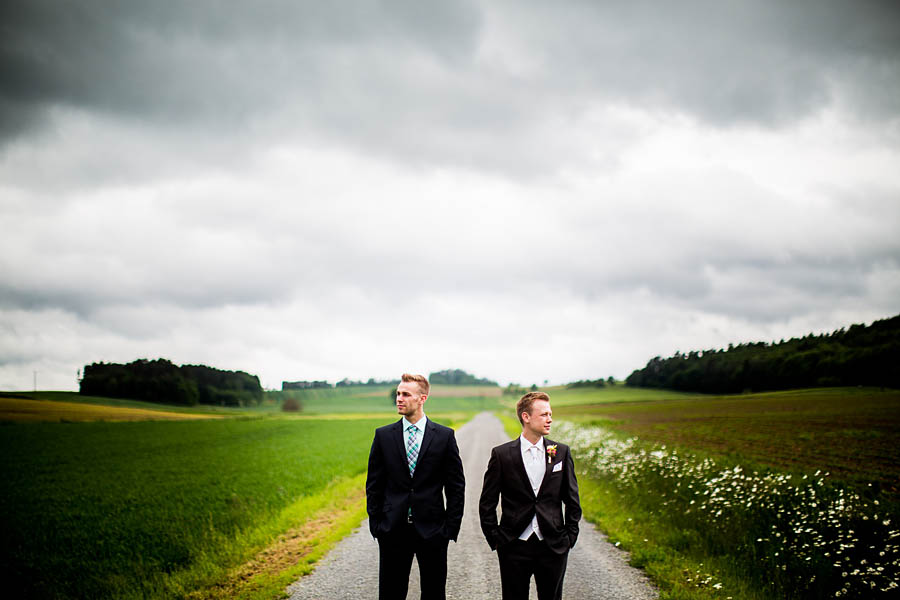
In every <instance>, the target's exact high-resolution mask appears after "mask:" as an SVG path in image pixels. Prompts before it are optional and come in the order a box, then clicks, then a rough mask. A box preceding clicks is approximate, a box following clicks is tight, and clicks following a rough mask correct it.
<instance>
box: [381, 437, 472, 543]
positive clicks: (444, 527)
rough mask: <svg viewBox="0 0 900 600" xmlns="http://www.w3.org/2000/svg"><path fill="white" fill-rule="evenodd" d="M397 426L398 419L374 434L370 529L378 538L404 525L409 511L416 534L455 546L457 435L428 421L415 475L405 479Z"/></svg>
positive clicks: (459, 475) (459, 499) (460, 491)
mask: <svg viewBox="0 0 900 600" xmlns="http://www.w3.org/2000/svg"><path fill="white" fill-rule="evenodd" d="M402 423H403V420H402V419H401V420H399V421H397V422H395V423H391V424H390V425H385V426H384V427H379V428H378V429H376V430H375V439H374V440H373V441H372V450H371V451H370V452H369V473H368V476H367V477H366V510H367V512H368V513H369V530H370V531H371V532H372V535H373V536H374V537H376V538H377V537H380V536H382V535H384V534H386V533H389V532H391V531H394V530H396V529H398V528H399V527H401V526H404V525H405V523H406V522H407V515H408V513H409V510H410V508H412V518H413V523H414V525H415V528H416V531H417V532H418V533H419V535H421V536H422V537H423V538H430V537H433V536H435V535H442V536H444V537H446V538H447V539H451V540H454V541H455V540H456V536H457V535H458V534H459V526H460V523H462V516H463V503H464V502H465V489H466V480H465V476H464V475H463V466H462V461H461V460H460V458H459V447H458V446H457V445H456V434H455V432H454V431H453V430H452V429H450V428H449V427H445V426H443V425H438V424H437V423H435V422H434V421H432V420H431V419H428V421H426V424H425V435H424V437H423V439H422V448H421V449H420V450H419V458H418V460H417V461H416V470H415V473H414V475H413V476H412V477H410V475H409V466H408V465H407V463H406V440H405V438H404V434H403V425H402ZM445 494H446V497H447V504H446V506H445V505H444V495H445Z"/></svg>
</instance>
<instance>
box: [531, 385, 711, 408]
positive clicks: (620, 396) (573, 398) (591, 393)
mask: <svg viewBox="0 0 900 600" xmlns="http://www.w3.org/2000/svg"><path fill="white" fill-rule="evenodd" d="M541 391H544V392H547V393H548V394H549V395H550V402H551V403H552V404H553V406H554V409H553V411H554V412H556V408H555V407H557V406H560V407H562V406H573V405H574V406H577V405H585V404H617V403H621V402H652V401H662V400H676V399H680V398H697V397H701V398H702V397H705V396H703V395H700V394H689V393H685V392H673V391H671V390H657V389H651V388H634V387H628V386H626V385H622V384H618V385H610V386H606V387H602V388H590V387H586V388H574V389H567V388H565V387H563V386H558V387H548V388H541Z"/></svg>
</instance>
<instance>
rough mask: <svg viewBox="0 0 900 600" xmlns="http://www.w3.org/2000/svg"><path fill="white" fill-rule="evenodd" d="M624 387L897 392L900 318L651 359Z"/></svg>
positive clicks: (718, 391) (726, 391) (899, 382)
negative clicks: (848, 388)
mask: <svg viewBox="0 0 900 600" xmlns="http://www.w3.org/2000/svg"><path fill="white" fill-rule="evenodd" d="M625 383H626V384H627V385H631V386H637V387H651V388H666V389H672V390H681V391H686V392H704V393H710V394H732V393H740V392H745V391H754V392H755V391H769V390H785V389H794V388H804V387H830V386H849V385H871V386H880V387H889V388H900V315H897V316H895V317H891V318H889V319H883V320H880V321H875V322H874V323H872V324H871V325H869V326H866V325H851V326H850V327H849V328H847V329H846V330H845V329H844V328H841V329H838V330H837V331H834V332H832V333H826V334H821V335H813V334H809V335H807V336H804V337H802V338H792V339H790V340H788V341H783V340H782V341H781V342H779V343H773V344H768V343H766V342H756V343H747V344H739V345H737V346H733V345H729V346H728V349H727V350H723V349H717V350H704V351H699V352H698V351H693V352H688V353H687V354H682V353H681V352H676V353H675V354H674V356H670V357H669V358H661V357H659V356H656V357H654V358H652V359H650V361H649V362H648V363H647V366H645V367H644V368H643V369H637V370H635V371H634V372H633V373H632V374H631V375H629V376H628V378H627V379H626V380H625Z"/></svg>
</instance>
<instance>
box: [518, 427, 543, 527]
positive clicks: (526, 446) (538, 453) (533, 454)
mask: <svg viewBox="0 0 900 600" xmlns="http://www.w3.org/2000/svg"><path fill="white" fill-rule="evenodd" d="M519 447H520V449H521V451H522V462H524V463H525V472H526V473H528V481H530V482H531V489H532V490H533V491H534V495H535V496H537V494H538V491H540V489H541V482H542V481H543V480H544V472H545V471H546V469H547V467H546V466H545V465H544V460H545V457H544V438H543V436H542V437H541V439H539V440H538V443H537V444H532V443H531V442H529V441H528V440H526V439H525V436H521V435H520V436H519ZM532 533H534V534H535V535H536V536H537V538H538V539H539V540H542V539H544V536H543V535H541V528H540V527H538V521H537V513H534V517H532V519H531V523H529V524H528V526H527V527H525V531H523V532H522V535H520V536H519V539H520V540H527V539H528V538H529V537H531V534H532Z"/></svg>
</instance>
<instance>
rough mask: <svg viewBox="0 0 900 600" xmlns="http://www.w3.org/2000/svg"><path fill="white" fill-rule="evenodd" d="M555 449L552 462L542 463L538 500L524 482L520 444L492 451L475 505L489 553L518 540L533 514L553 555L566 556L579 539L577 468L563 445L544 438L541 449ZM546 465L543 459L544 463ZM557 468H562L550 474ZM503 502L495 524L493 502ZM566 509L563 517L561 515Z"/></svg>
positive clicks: (579, 506)
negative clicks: (498, 519) (479, 498)
mask: <svg viewBox="0 0 900 600" xmlns="http://www.w3.org/2000/svg"><path fill="white" fill-rule="evenodd" d="M554 444H555V445H556V456H554V457H552V458H551V462H549V463H546V462H545V467H546V470H545V471H544V479H543V480H542V481H541V488H540V489H539V490H538V494H537V497H535V495H534V491H533V490H532V487H531V482H530V481H529V480H528V473H527V472H526V471H525V463H524V462H523V461H522V450H521V447H520V442H519V438H516V439H514V440H513V441H511V442H507V443H505V444H501V445H499V446H497V447H496V448H494V449H493V450H492V451H491V460H490V462H488V467H487V471H486V472H485V474H484V486H483V487H482V488H481V501H480V502H479V505H478V512H479V516H480V517H481V530H482V531H483V532H484V537H486V538H487V542H488V544H490V546H491V550H496V549H497V547H498V546H503V545H504V544H507V543H509V542H511V541H513V540H516V539H518V537H519V536H520V535H521V534H522V532H523V531H524V530H525V527H527V526H528V523H529V522H531V519H532V518H533V517H534V515H535V513H537V520H538V526H539V527H540V528H541V535H543V536H544V541H546V542H547V545H548V546H549V547H550V549H551V550H553V551H554V552H556V553H558V554H562V553H563V552H566V551H567V550H568V549H569V548H571V547H572V546H574V545H575V540H576V539H578V521H579V520H580V519H581V503H580V502H579V499H578V481H577V480H576V479H575V463H574V462H573V461H572V455H571V454H570V453H569V447H568V446H566V445H565V444H560V443H558V442H554V441H552V440H550V439H548V438H544V448H546V447H547V446H552V445H554ZM545 460H546V459H545ZM557 465H562V466H561V467H559V468H558V470H556V471H554V468H556V466H557ZM498 496H499V497H501V505H500V508H501V512H502V517H501V519H500V522H499V523H498V522H497V498H498ZM563 506H565V509H566V511H565V516H564V515H563V510H562V508H563Z"/></svg>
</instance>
